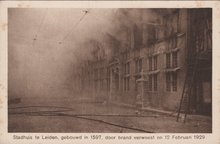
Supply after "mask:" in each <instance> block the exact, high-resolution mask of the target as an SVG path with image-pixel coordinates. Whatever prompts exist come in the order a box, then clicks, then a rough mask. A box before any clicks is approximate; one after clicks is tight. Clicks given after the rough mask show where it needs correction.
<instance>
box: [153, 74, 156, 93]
mask: <svg viewBox="0 0 220 144" xmlns="http://www.w3.org/2000/svg"><path fill="white" fill-rule="evenodd" d="M153 76H154V91H157V74H154V75H153Z"/></svg>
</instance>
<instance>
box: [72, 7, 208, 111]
mask: <svg viewBox="0 0 220 144" xmlns="http://www.w3.org/2000/svg"><path fill="white" fill-rule="evenodd" d="M130 10H131V9H122V10H121V9H120V10H119V11H120V14H121V15H122V17H123V14H124V16H127V15H126V14H127V13H129V11H130ZM151 11H152V12H153V13H154V15H156V16H157V17H156V19H155V20H153V21H145V17H146V16H148V15H149V13H148V12H146V11H144V10H140V13H139V15H138V16H136V17H137V19H136V22H131V21H129V17H127V19H128V20H127V21H126V22H125V23H121V24H120V25H119V28H118V29H119V30H117V32H115V33H114V34H110V33H106V34H105V36H104V39H105V42H102V41H98V40H95V39H94V40H91V41H89V42H88V47H90V49H91V58H88V59H84V60H82V61H80V62H79V63H78V65H77V66H75V69H74V78H75V83H74V88H75V91H76V92H78V93H81V94H82V95H87V96H88V97H91V98H95V99H97V100H106V101H108V102H115V103H121V104H129V105H133V106H140V107H150V108H155V109H161V110H168V111H178V109H179V108H180V105H184V97H185V96H184V95H186V93H187V96H186V97H187V105H188V107H189V111H188V112H189V113H192V114H203V115H211V113H212V9H207V8H204V9H151ZM129 22H130V25H126V23H129ZM189 85H190V86H189ZM187 87H188V88H187Z"/></svg>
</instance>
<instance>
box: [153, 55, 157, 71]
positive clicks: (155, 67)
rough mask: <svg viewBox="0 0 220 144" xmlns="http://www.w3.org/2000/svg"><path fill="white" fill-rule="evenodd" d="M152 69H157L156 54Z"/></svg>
mask: <svg viewBox="0 0 220 144" xmlns="http://www.w3.org/2000/svg"><path fill="white" fill-rule="evenodd" d="M154 70H157V56H154Z"/></svg>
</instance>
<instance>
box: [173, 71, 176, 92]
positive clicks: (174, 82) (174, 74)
mask: <svg viewBox="0 0 220 144" xmlns="http://www.w3.org/2000/svg"><path fill="white" fill-rule="evenodd" d="M172 76H173V91H177V73H176V72H174V73H173V74H172Z"/></svg>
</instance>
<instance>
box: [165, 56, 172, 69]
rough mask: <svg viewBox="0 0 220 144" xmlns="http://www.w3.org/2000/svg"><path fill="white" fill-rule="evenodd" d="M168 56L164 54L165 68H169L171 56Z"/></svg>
mask: <svg viewBox="0 0 220 144" xmlns="http://www.w3.org/2000/svg"><path fill="white" fill-rule="evenodd" d="M170 55H171V54H170V53H167V54H166V67H167V68H170V67H171V61H170V58H171V56H170Z"/></svg>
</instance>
